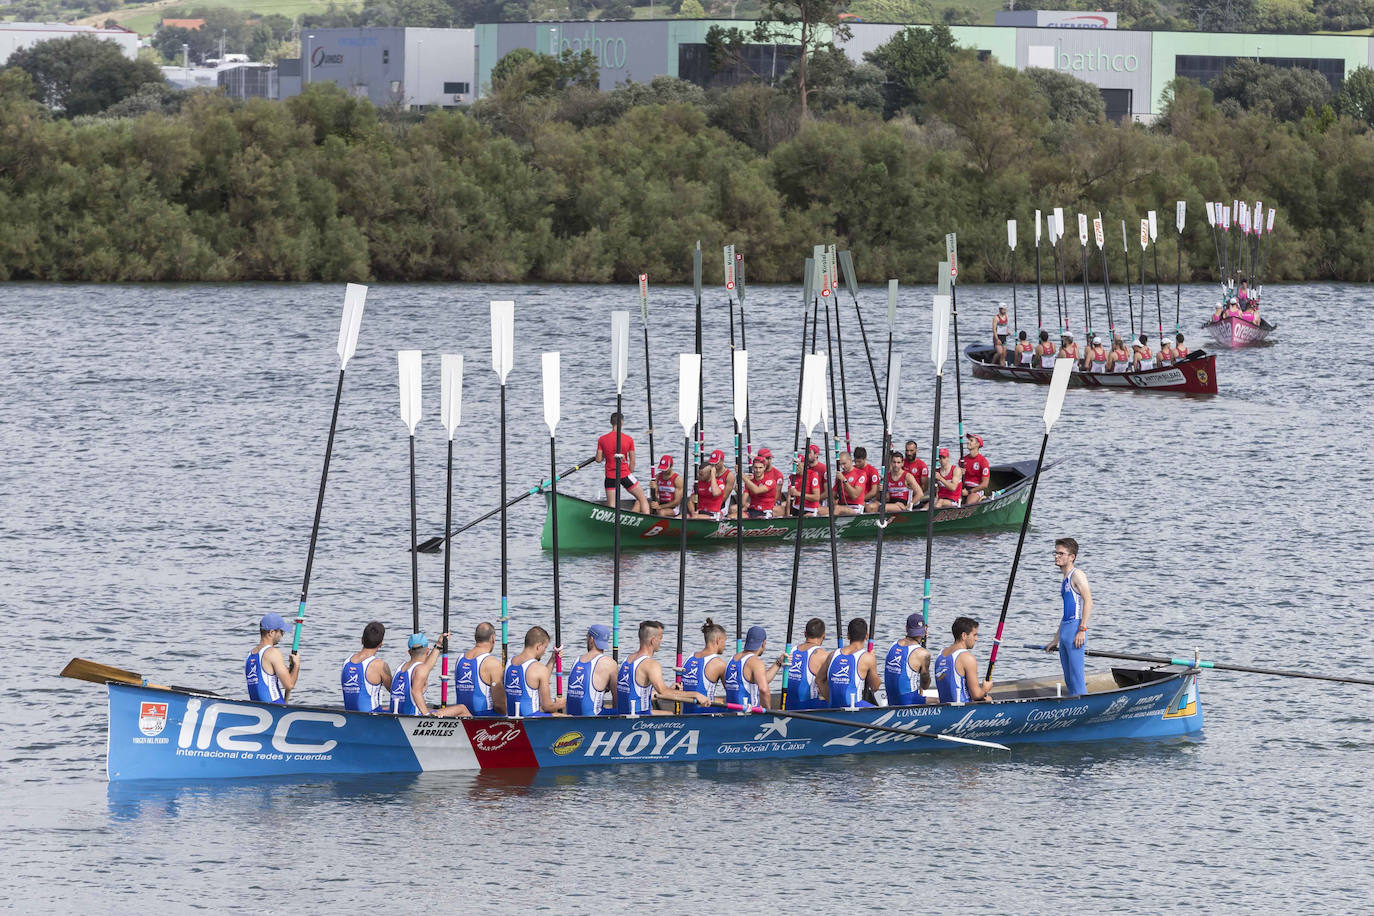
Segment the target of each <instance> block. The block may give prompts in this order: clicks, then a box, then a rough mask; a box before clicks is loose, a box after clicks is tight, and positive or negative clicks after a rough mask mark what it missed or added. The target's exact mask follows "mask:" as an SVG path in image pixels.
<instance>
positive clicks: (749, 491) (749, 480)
mask: <svg viewBox="0 0 1374 916" xmlns="http://www.w3.org/2000/svg"><path fill="white" fill-rule="evenodd" d="M782 487H783V476H782V471H779V470H778V469H777V468H775V467H773V453H772V452H771V451H769V450H768V449H766V448H761V449H759V450H758V452H756V453H755V455H754V462H753V467H752V473H750V474H749V475H748V476H747V477H745V478H744V505H745V513H744V514H745V516H746V517H748V518H772V517H773V515H774V513H775V512H776V511H777V507H778V497H779V495H780V494H781V493H782Z"/></svg>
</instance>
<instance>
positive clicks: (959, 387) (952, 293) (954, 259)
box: [930, 232, 1068, 508]
mask: <svg viewBox="0 0 1374 916" xmlns="http://www.w3.org/2000/svg"><path fill="white" fill-rule="evenodd" d="M945 256H946V258H947V259H948V261H949V264H948V267H949V280H948V283H949V287H948V288H947V289H945V290H943V292H947V293H949V314H950V323H951V324H952V325H953V328H954V410H955V416H956V417H957V418H958V420H959V464H960V466H962V465H963V463H964V385H963V382H962V381H961V380H960V373H959V363H960V362H962V360H960V359H959V293H958V289H957V287H958V285H959V282H958V281H959V239H958V236H956V235H955V234H954V233H953V232H951V233H949V234H947V235H946V236H945ZM1067 295H1068V294H1067V292H1066V293H1065V296H1066V297H1067ZM1065 304H1066V305H1067V301H1066V303H1065ZM930 479H931V480H934V479H935V474H934V472H932V473H931V475H930ZM930 505H931V508H934V507H935V501H934V500H931V503H930Z"/></svg>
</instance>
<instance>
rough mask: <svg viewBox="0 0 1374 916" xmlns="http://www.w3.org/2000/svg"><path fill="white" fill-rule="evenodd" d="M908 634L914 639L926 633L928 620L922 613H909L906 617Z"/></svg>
mask: <svg viewBox="0 0 1374 916" xmlns="http://www.w3.org/2000/svg"><path fill="white" fill-rule="evenodd" d="M906 635H907V636H910V637H911V638H912V639H920V638H921V637H922V636H924V635H926V621H925V618H924V617H922V616H921V615H920V614H908V615H907V618H906Z"/></svg>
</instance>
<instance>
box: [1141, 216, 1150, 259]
mask: <svg viewBox="0 0 1374 916" xmlns="http://www.w3.org/2000/svg"><path fill="white" fill-rule="evenodd" d="M1149 244H1150V221H1149V220H1148V219H1142V220H1141V221H1140V250H1141V251H1144V250H1145V248H1146V246H1148V245H1149Z"/></svg>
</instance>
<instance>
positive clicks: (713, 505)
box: [697, 477, 726, 512]
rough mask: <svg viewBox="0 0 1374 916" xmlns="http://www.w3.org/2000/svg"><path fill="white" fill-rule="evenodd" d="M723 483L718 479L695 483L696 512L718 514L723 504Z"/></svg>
mask: <svg viewBox="0 0 1374 916" xmlns="http://www.w3.org/2000/svg"><path fill="white" fill-rule="evenodd" d="M725 493H726V489H725V481H724V480H722V479H721V478H719V477H714V478H711V479H710V480H698V481H697V511H698V512H719V511H720V508H721V506H722V505H724V503H725Z"/></svg>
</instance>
